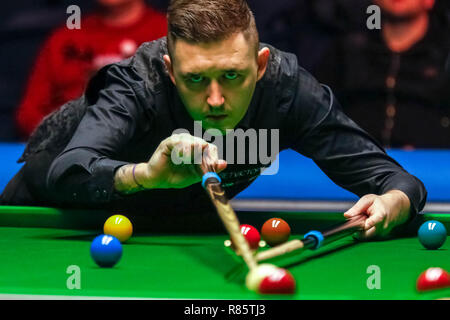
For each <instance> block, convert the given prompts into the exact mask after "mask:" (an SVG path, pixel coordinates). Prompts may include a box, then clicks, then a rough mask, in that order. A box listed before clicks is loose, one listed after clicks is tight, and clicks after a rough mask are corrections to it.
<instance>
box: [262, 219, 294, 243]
mask: <svg viewBox="0 0 450 320" xmlns="http://www.w3.org/2000/svg"><path fill="white" fill-rule="evenodd" d="M290 235H291V227H289V224H288V223H287V222H286V221H284V220H283V219H281V218H272V219H269V220H267V221H266V222H264V224H263V226H262V228H261V236H262V238H263V240H264V241H266V242H267V244H268V245H269V246H271V247H273V246H276V245H279V244H282V243H283V242H286V241H287V240H288V239H289V236H290Z"/></svg>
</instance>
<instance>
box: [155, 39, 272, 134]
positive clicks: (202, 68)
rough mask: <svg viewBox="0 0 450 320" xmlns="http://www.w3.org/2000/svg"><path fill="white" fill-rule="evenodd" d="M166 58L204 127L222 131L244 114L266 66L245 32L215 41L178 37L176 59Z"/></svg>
mask: <svg viewBox="0 0 450 320" xmlns="http://www.w3.org/2000/svg"><path fill="white" fill-rule="evenodd" d="M266 50H267V51H268V49H266ZM261 52H262V50H261V51H260V53H259V54H258V56H259V55H261V54H262V53H261ZM266 55H267V58H268V52H266V53H264V57H265V56H266ZM164 59H165V62H166V66H167V67H168V69H169V73H170V75H171V79H172V81H173V82H174V84H175V85H176V87H177V90H178V93H179V95H180V97H181V100H182V101H183V104H184V106H185V107H186V109H187V111H188V113H189V114H190V116H191V117H192V119H193V120H195V121H202V126H203V128H204V129H211V128H215V129H219V130H220V131H221V132H222V133H225V130H226V129H233V128H234V127H235V126H236V125H237V124H238V123H239V121H240V120H241V119H242V118H243V117H244V115H245V113H246V111H247V109H248V107H249V105H250V101H251V99H252V95H253V92H254V89H255V86H256V82H257V81H258V80H259V79H260V78H261V77H262V75H263V74H264V70H265V65H263V66H261V63H260V62H261V60H264V58H263V59H261V58H257V57H256V54H255V48H254V47H253V46H252V45H251V44H249V42H248V41H247V40H246V39H245V37H244V35H243V34H242V33H237V34H234V35H232V36H230V37H229V38H228V39H225V40H222V41H218V42H214V43H200V44H198V43H196V44H193V43H188V42H186V41H183V40H177V41H175V45H174V49H173V54H172V59H173V61H170V58H168V56H165V57H164ZM263 62H264V61H263ZM266 63H267V61H266ZM262 69H263V70H262Z"/></svg>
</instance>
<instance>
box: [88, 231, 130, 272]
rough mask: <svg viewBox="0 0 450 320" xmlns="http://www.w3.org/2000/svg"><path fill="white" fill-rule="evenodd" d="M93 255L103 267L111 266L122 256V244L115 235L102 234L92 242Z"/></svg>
mask: <svg viewBox="0 0 450 320" xmlns="http://www.w3.org/2000/svg"><path fill="white" fill-rule="evenodd" d="M91 257H92V259H94V261H95V263H96V264H97V265H98V266H100V267H102V268H111V267H113V266H114V265H115V264H116V263H117V262H119V260H120V258H121V257H122V244H121V243H120V241H119V239H117V238H116V237H114V236H110V235H105V234H101V235H99V236H97V237H96V238H95V239H94V240H93V241H92V244H91Z"/></svg>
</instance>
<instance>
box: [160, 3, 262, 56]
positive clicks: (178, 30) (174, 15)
mask: <svg viewBox="0 0 450 320" xmlns="http://www.w3.org/2000/svg"><path fill="white" fill-rule="evenodd" d="M167 20H168V32H167V50H168V52H169V55H170V56H171V57H172V54H171V52H172V50H173V48H174V45H175V41H176V40H177V39H182V40H184V41H186V42H191V43H209V42H215V41H221V40H224V39H226V38H228V37H229V36H231V35H232V34H235V33H238V32H243V34H244V36H245V37H246V39H247V41H249V42H250V43H253V45H254V46H255V50H256V52H257V51H258V47H259V37H258V31H257V29H256V24H255V18H254V16H253V13H252V11H251V10H250V8H249V7H248V5H247V2H246V1H245V0H171V1H170V5H169V8H168V10H167Z"/></svg>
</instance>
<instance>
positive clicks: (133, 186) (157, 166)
mask: <svg viewBox="0 0 450 320" xmlns="http://www.w3.org/2000/svg"><path fill="white" fill-rule="evenodd" d="M206 150H207V151H208V152H205V151H206ZM206 154H207V157H204V155H206ZM202 158H203V161H205V162H206V163H207V164H208V165H209V166H210V167H214V168H215V171H216V172H220V171H222V170H224V169H225V168H226V166H227V163H226V161H224V160H220V159H219V154H218V150H217V147H216V146H215V145H214V144H210V143H208V142H206V141H205V140H203V139H201V138H198V137H194V136H192V135H190V134H187V133H182V134H174V135H172V136H170V137H169V138H167V139H165V140H163V141H162V142H161V143H160V144H159V146H158V148H157V149H156V151H155V152H154V153H153V155H152V157H151V158H150V160H149V161H148V162H147V163H139V164H137V165H136V167H134V166H135V165H126V166H123V167H121V168H119V170H117V172H116V175H115V187H116V190H117V191H119V192H123V193H132V192H136V191H139V190H142V189H168V188H185V187H188V186H190V185H192V184H194V183H197V182H199V181H201V174H200V173H199V171H198V170H197V167H198V166H199V164H200V163H201V161H202ZM133 170H134V174H133Z"/></svg>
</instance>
